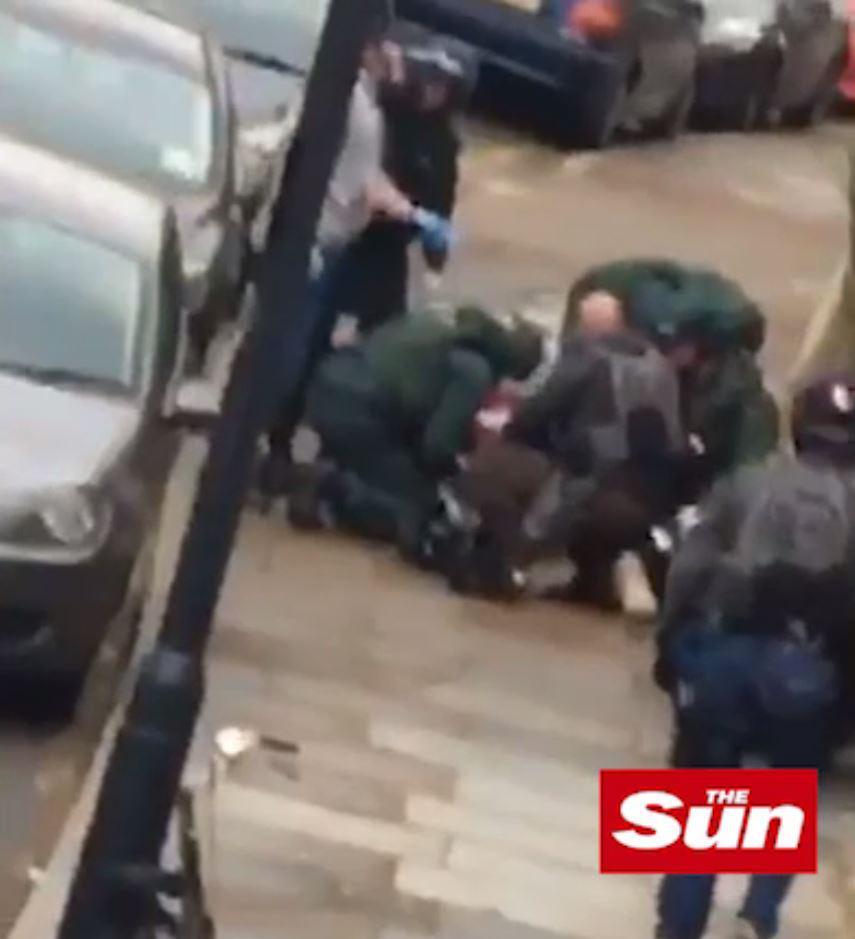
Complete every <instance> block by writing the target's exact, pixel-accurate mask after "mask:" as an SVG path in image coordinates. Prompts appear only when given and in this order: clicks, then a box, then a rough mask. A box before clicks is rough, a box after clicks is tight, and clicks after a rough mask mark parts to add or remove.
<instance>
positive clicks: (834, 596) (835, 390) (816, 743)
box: [656, 377, 855, 939]
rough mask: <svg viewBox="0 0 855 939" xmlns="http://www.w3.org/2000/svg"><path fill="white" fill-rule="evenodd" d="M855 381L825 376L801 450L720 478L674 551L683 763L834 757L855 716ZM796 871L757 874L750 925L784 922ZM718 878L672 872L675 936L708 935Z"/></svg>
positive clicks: (669, 623) (801, 427)
mask: <svg viewBox="0 0 855 939" xmlns="http://www.w3.org/2000/svg"><path fill="white" fill-rule="evenodd" d="M853 415H855V384H853V382H852V380H851V379H849V378H846V377H842V378H840V377H830V378H826V379H822V380H820V381H817V382H815V383H814V384H813V385H811V386H810V387H809V388H807V389H805V390H804V391H803V392H801V393H800V394H799V395H797V397H796V399H795V401H794V406H793V428H792V430H793V439H794V443H795V447H796V454H795V455H794V456H789V455H780V456H777V457H774V458H771V459H770V460H768V461H767V462H766V463H764V464H762V465H760V466H756V467H751V468H746V469H744V470H742V471H741V472H740V473H738V474H737V475H736V476H735V477H734V478H733V479H731V480H726V481H724V482H722V483H721V484H719V485H718V486H717V487H716V488H715V489H714V490H713V492H712V493H711V495H710V497H709V499H708V500H707V501H706V502H705V503H704V504H703V505H702V507H701V511H700V521H699V523H698V525H697V526H696V527H695V528H694V529H693V530H692V531H691V532H690V533H689V535H688V537H687V539H686V541H685V543H684V545H683V546H682V547H681V549H680V550H679V552H678V554H677V556H676V559H675V561H674V564H673V567H672V570H671V574H670V577H669V581H668V590H667V594H666V600H665V608H664V614H663V623H662V629H661V632H660V636H659V651H660V655H659V661H658V663H657V668H656V677H657V680H658V681H659V683H660V684H661V685H662V686H663V687H664V688H665V689H667V690H668V691H669V692H670V694H671V696H672V699H673V702H674V707H675V715H676V734H675V741H674V750H673V755H672V760H673V763H674V765H676V766H679V767H696V768H705V767H737V766H739V765H741V763H742V761H743V759H744V758H745V757H746V756H748V755H753V756H757V755H759V756H760V757H762V758H763V760H764V761H765V762H766V763H767V764H768V765H769V766H772V767H779V768H785V767H809V768H810V767H815V768H818V769H823V768H825V767H826V766H827V765H828V764H829V762H830V760H831V758H832V755H833V751H834V748H835V746H836V745H838V744H839V743H840V742H842V741H843V740H844V739H845V737H846V734H847V733H848V730H849V727H850V723H851V713H852V708H851V689H852V687H853V685H852V670H853V663H855V643H853V638H852V630H851V623H852V617H853V613H855V590H853V586H852V584H851V570H852V564H853V561H855V491H853V484H852V470H853V468H855V417H853ZM789 886H790V879H789V878H782V877H757V878H754V880H753V881H752V884H751V887H750V890H749V894H748V897H747V899H746V902H745V905H744V907H743V910H742V914H741V916H742V923H741V934H742V935H744V936H746V937H751V939H770V937H772V936H774V935H775V934H776V932H777V928H778V914H779V909H780V906H781V904H782V902H783V900H784V898H785V896H786V894H787V891H788V889H789ZM712 890H713V879H712V878H703V877H669V878H666V880H665V882H664V884H663V887H662V891H661V895H660V910H659V912H660V930H659V935H660V936H661V937H663V939H699V937H700V936H701V935H702V934H703V931H704V928H705V925H706V920H707V917H708V914H709V909H710V904H711V899H712Z"/></svg>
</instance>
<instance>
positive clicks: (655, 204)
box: [194, 125, 855, 939]
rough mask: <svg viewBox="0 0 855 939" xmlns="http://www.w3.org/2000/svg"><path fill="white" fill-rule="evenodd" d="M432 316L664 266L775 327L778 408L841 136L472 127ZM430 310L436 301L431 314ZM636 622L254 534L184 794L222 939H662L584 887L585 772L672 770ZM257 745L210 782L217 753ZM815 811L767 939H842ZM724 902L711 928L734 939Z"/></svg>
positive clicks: (733, 899)
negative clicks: (605, 134) (623, 145)
mask: <svg viewBox="0 0 855 939" xmlns="http://www.w3.org/2000/svg"><path fill="white" fill-rule="evenodd" d="M469 133H470V138H471V140H472V142H473V144H472V147H471V149H470V154H469V156H468V157H467V163H466V172H465V178H464V183H463V189H462V199H461V221H462V227H463V230H464V239H463V241H462V244H461V247H460V250H459V252H458V254H457V257H456V260H455V264H454V266H453V268H452V270H451V271H450V272H449V275H448V277H447V280H446V284H445V287H444V293H443V295H442V296H443V297H444V298H445V299H464V298H476V299H479V300H480V301H482V302H485V303H488V304H489V305H491V306H494V307H496V308H500V309H504V310H511V309H525V310H527V311H528V312H530V313H533V314H535V315H536V316H538V317H539V318H540V319H541V320H542V321H543V322H545V323H547V324H549V325H551V326H553V327H554V326H555V325H557V321H558V319H559V317H560V311H561V306H562V300H563V295H564V293H565V291H566V289H567V285H568V284H569V282H570V280H571V278H572V277H573V276H575V275H576V274H578V273H580V272H581V270H583V269H584V267H585V266H586V265H588V264H590V263H594V262H597V261H600V260H603V259H605V258H610V257H618V256H621V255H626V254H636V253H644V254H655V253H664V254H669V255H672V256H675V257H678V258H682V259H685V260H690V261H697V262H704V263H710V264H712V265H714V266H717V267H719V268H721V269H723V270H724V271H725V272H727V273H729V274H732V275H734V276H736V277H738V278H740V279H741V280H742V281H743V282H744V283H745V285H746V286H747V287H748V289H749V290H750V291H751V292H752V293H754V294H755V295H756V296H757V298H758V299H759V300H760V301H761V302H762V303H763V304H764V306H765V307H766V308H767V310H768V312H769V315H770V319H771V335H770V340H769V345H768V349H767V352H766V356H767V364H768V366H769V369H770V375H771V377H772V380H773V382H774V383H777V385H778V386H779V387H783V384H784V381H785V378H786V373H787V368H788V365H789V363H791V362H792V361H793V360H794V358H795V355H796V352H797V350H798V348H799V345H800V342H801V340H802V338H803V334H804V331H805V325H806V323H807V320H808V318H809V316H810V313H811V311H812V309H813V308H814V307H815V306H816V305H817V304H818V303H819V302H820V300H821V297H822V295H823V292H824V291H825V290H826V289H827V287H828V283H829V278H830V277H832V276H833V274H834V272H835V270H836V268H837V266H838V264H839V260H840V257H841V254H842V251H843V248H844V235H845V224H846V218H845V204H844V200H843V197H842V191H843V173H844V169H845V160H844V154H843V150H842V146H841V144H842V143H844V142H846V141H847V140H848V136H849V132H848V131H847V130H846V129H845V128H840V127H830V128H826V129H824V130H823V131H821V132H820V133H818V134H815V135H811V136H807V137H799V136H795V135H785V134H768V135H760V136H756V137H752V138H744V137H740V136H736V135H733V136H713V137H689V138H687V139H686V140H684V141H681V142H680V143H678V144H677V145H676V146H674V147H664V146H658V145H651V146H649V147H635V148H627V149H625V150H617V151H613V152H611V153H607V154H602V155H601V154H596V155H588V154H585V155H578V154H577V155H564V154H559V153H557V152H555V151H554V150H552V149H550V148H548V147H544V146H541V145H539V144H537V143H536V142H531V141H530V140H529V139H528V138H520V137H519V136H517V135H516V134H515V132H513V131H504V130H496V129H495V128H491V127H489V126H486V125H476V126H473V127H471V128H470V131H469ZM433 299H436V297H433ZM651 632H652V625H651V623H650V622H649V620H648V619H646V618H645V617H644V616H643V615H637V616H634V617H624V618H620V619H617V618H607V617H598V616H593V615H591V614H589V613H586V612H583V611H581V610H579V609H577V608H573V607H569V606H567V607H564V606H560V605H555V604H553V605H547V604H534V603H532V604H525V605H520V606H512V607H503V606H497V605H491V604H487V603H482V602H477V601H466V600H462V599H460V598H457V597H454V596H452V595H450V594H449V593H448V592H447V591H446V590H445V589H444V588H443V586H442V585H441V584H439V583H436V582H434V581H433V580H431V579H430V578H429V577H427V576H424V575H422V574H420V573H417V572H413V571H410V570H407V569H404V568H403V567H402V566H401V565H400V564H399V563H398V561H397V560H396V558H395V557H394V556H393V555H392V554H391V553H390V552H388V551H386V550H383V549H378V548H376V547H371V546H366V545H364V544H361V543H355V542H353V541H349V540H346V539H343V538H339V537H333V536H328V535H319V536H306V535H295V534H293V533H291V532H290V531H289V530H288V528H287V526H286V524H285V523H284V522H283V521H282V520H281V518H276V517H274V518H260V517H258V516H255V515H253V514H251V513H248V514H247V516H246V518H245V521H244V525H243V527H242V530H241V534H240V543H239V548H238V551H237V552H236V555H235V557H234V560H233V563H232V566H231V570H230V574H229V579H228V584H227V587H226V590H225V593H224V597H223V600H222V603H221V606H220V610H219V614H218V624H217V632H216V638H215V642H214V646H213V649H212V654H211V662H210V693H209V702H208V706H207V710H206V714H205V717H204V720H203V722H202V726H201V728H200V734H199V742H198V748H197V759H196V762H195V767H194V772H198V771H199V769H200V768H201V769H202V770H203V771H204V770H205V769H206V768H207V769H209V770H210V773H209V774H207V775H206V774H205V773H204V772H203V773H202V777H201V778H204V779H205V780H206V784H205V786H204V787H203V788H202V789H201V790H200V798H199V807H200V810H201V812H202V814H203V830H204V831H205V833H206V835H205V839H204V855H205V858H206V865H205V866H206V875H207V880H208V884H209V889H210V898H211V903H212V906H213V910H214V913H215V917H216V921H217V924H218V930H219V932H218V934H219V935H220V936H221V937H224V939H267V937H271V939H272V937H280V936H283V935H287V936H288V937H289V939H338V937H342V939H343V937H347V939H425V937H441V939H551V937H556V936H564V937H575V939H624V937H627V936H629V935H638V936H651V935H652V928H653V906H654V889H655V885H654V883H653V882H652V881H651V880H650V879H647V878H621V877H604V876H601V875H600V874H599V873H598V872H597V860H598V859H597V771H598V770H599V769H600V768H601V767H640V766H661V765H663V763H664V759H665V753H666V747H667V736H668V724H669V721H668V712H667V707H666V702H665V700H664V699H663V697H662V696H661V695H660V694H659V693H658V692H656V691H655V689H654V688H653V686H652V683H651V681H650V677H649V672H650V665H651V651H652V650H651ZM229 726H236V727H244V728H249V729H250V730H252V731H253V732H254V733H255V734H256V735H260V743H259V745H257V746H254V747H252V748H250V749H249V750H248V751H247V752H245V753H243V754H242V755H241V756H239V757H237V758H236V759H234V760H232V761H230V762H225V761H223V760H222V759H220V758H218V757H215V756H214V755H213V749H212V747H211V742H212V740H213V738H214V737H215V735H216V733H217V731H218V730H220V729H222V728H224V727H229ZM853 791H855V790H853V788H852V787H851V785H850V783H849V781H848V780H846V779H842V780H840V781H838V782H837V783H835V784H834V785H833V786H832V787H831V789H830V791H829V792H827V793H826V797H825V801H824V806H823V809H822V818H821V845H820V853H821V867H820V873H819V874H818V875H817V876H815V877H804V878H801V879H800V880H799V882H798V885H797V888H796V891H795V894H794V896H793V897H792V899H791V901H790V902H789V903H788V906H787V912H786V920H787V922H786V926H785V928H784V930H783V932H782V937H783V939H846V937H851V936H852V935H855V796H853V795H852V793H853ZM741 888H742V884H741V883H740V881H739V879H738V878H726V879H725V880H724V881H723V883H722V885H721V889H720V895H719V898H718V911H717V914H716V919H715V922H714V923H713V927H712V935H713V936H714V937H717V939H724V937H726V936H729V935H731V934H732V929H733V916H734V914H735V910H736V908H737V906H738V902H739V894H740V890H741Z"/></svg>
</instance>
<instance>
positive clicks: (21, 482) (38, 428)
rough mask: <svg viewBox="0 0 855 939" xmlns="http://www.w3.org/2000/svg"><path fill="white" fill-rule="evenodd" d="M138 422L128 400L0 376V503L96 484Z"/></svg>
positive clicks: (135, 428)
mask: <svg viewBox="0 0 855 939" xmlns="http://www.w3.org/2000/svg"><path fill="white" fill-rule="evenodd" d="M139 422H140V410H139V408H138V407H137V406H136V405H135V404H133V403H132V402H126V401H120V400H116V399H112V398H104V397H101V396H99V395H97V394H91V393H89V392H81V391H73V390H67V389H65V388H62V389H59V388H53V387H49V386H46V385H39V384H35V383H33V382H30V381H27V380H26V379H22V378H17V377H13V376H7V375H0V502H2V501H5V499H7V498H9V497H10V496H11V495H13V494H16V493H27V492H42V491H45V490H53V489H58V488H65V487H77V486H86V485H89V484H92V483H94V482H97V481H98V479H99V478H100V477H101V476H102V475H103V474H104V472H105V471H106V470H108V469H109V467H110V466H111V465H112V464H113V463H114V462H115V461H116V459H117V458H118V457H119V456H120V455H121V454H122V453H123V452H124V451H125V449H126V447H127V446H128V444H129V443H130V441H131V440H132V439H133V437H134V435H135V434H136V432H137V429H138V427H139Z"/></svg>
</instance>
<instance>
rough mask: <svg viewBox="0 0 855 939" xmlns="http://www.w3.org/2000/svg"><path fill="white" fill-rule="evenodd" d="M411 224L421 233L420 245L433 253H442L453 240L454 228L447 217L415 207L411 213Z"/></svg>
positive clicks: (448, 247) (449, 246)
mask: <svg viewBox="0 0 855 939" xmlns="http://www.w3.org/2000/svg"><path fill="white" fill-rule="evenodd" d="M413 224H414V225H415V226H416V228H418V229H419V232H420V233H421V240H422V245H423V247H424V249H425V251H429V252H432V253H434V254H444V253H446V252H447V251H448V250H449V249H450V248H451V246H452V244H453V242H454V228H453V226H452V224H451V222H449V221H448V219H445V218H443V217H442V216H441V215H437V213H436V212H428V210H427V209H416V210H415V212H414V213H413Z"/></svg>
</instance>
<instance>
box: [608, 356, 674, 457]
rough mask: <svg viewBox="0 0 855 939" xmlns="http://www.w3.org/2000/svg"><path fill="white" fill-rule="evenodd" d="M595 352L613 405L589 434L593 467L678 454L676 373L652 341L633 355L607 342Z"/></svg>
mask: <svg viewBox="0 0 855 939" xmlns="http://www.w3.org/2000/svg"><path fill="white" fill-rule="evenodd" d="M597 354H598V356H599V357H600V358H601V359H603V360H604V361H605V362H606V364H607V365H608V370H609V375H610V380H611V387H612V400H613V403H614V409H613V416H612V419H611V420H610V421H607V422H600V423H598V424H596V425H594V426H592V427H591V429H590V432H589V433H590V437H589V441H590V451H591V456H592V460H593V465H594V468H595V470H603V469H606V468H609V467H613V466H619V465H622V464H625V463H627V462H630V461H633V460H646V459H656V458H661V457H666V456H669V455H676V454H677V453H680V452H682V451H683V430H682V425H681V420H680V394H679V386H678V383H677V376H676V375H675V373H674V370H673V369H672V368H671V366H670V365H669V363H668V362H667V361H666V359H665V358H664V357H663V356H662V354H661V353H660V352H658V351H657V350H656V349H655V348H654V347H653V346H652V345H645V346H644V348H643V349H642V350H641V351H640V352H638V353H637V354H634V353H631V352H627V351H624V350H622V349H620V348H617V347H615V346H612V345H610V344H609V343H608V342H602V343H599V344H598V347H597Z"/></svg>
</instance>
